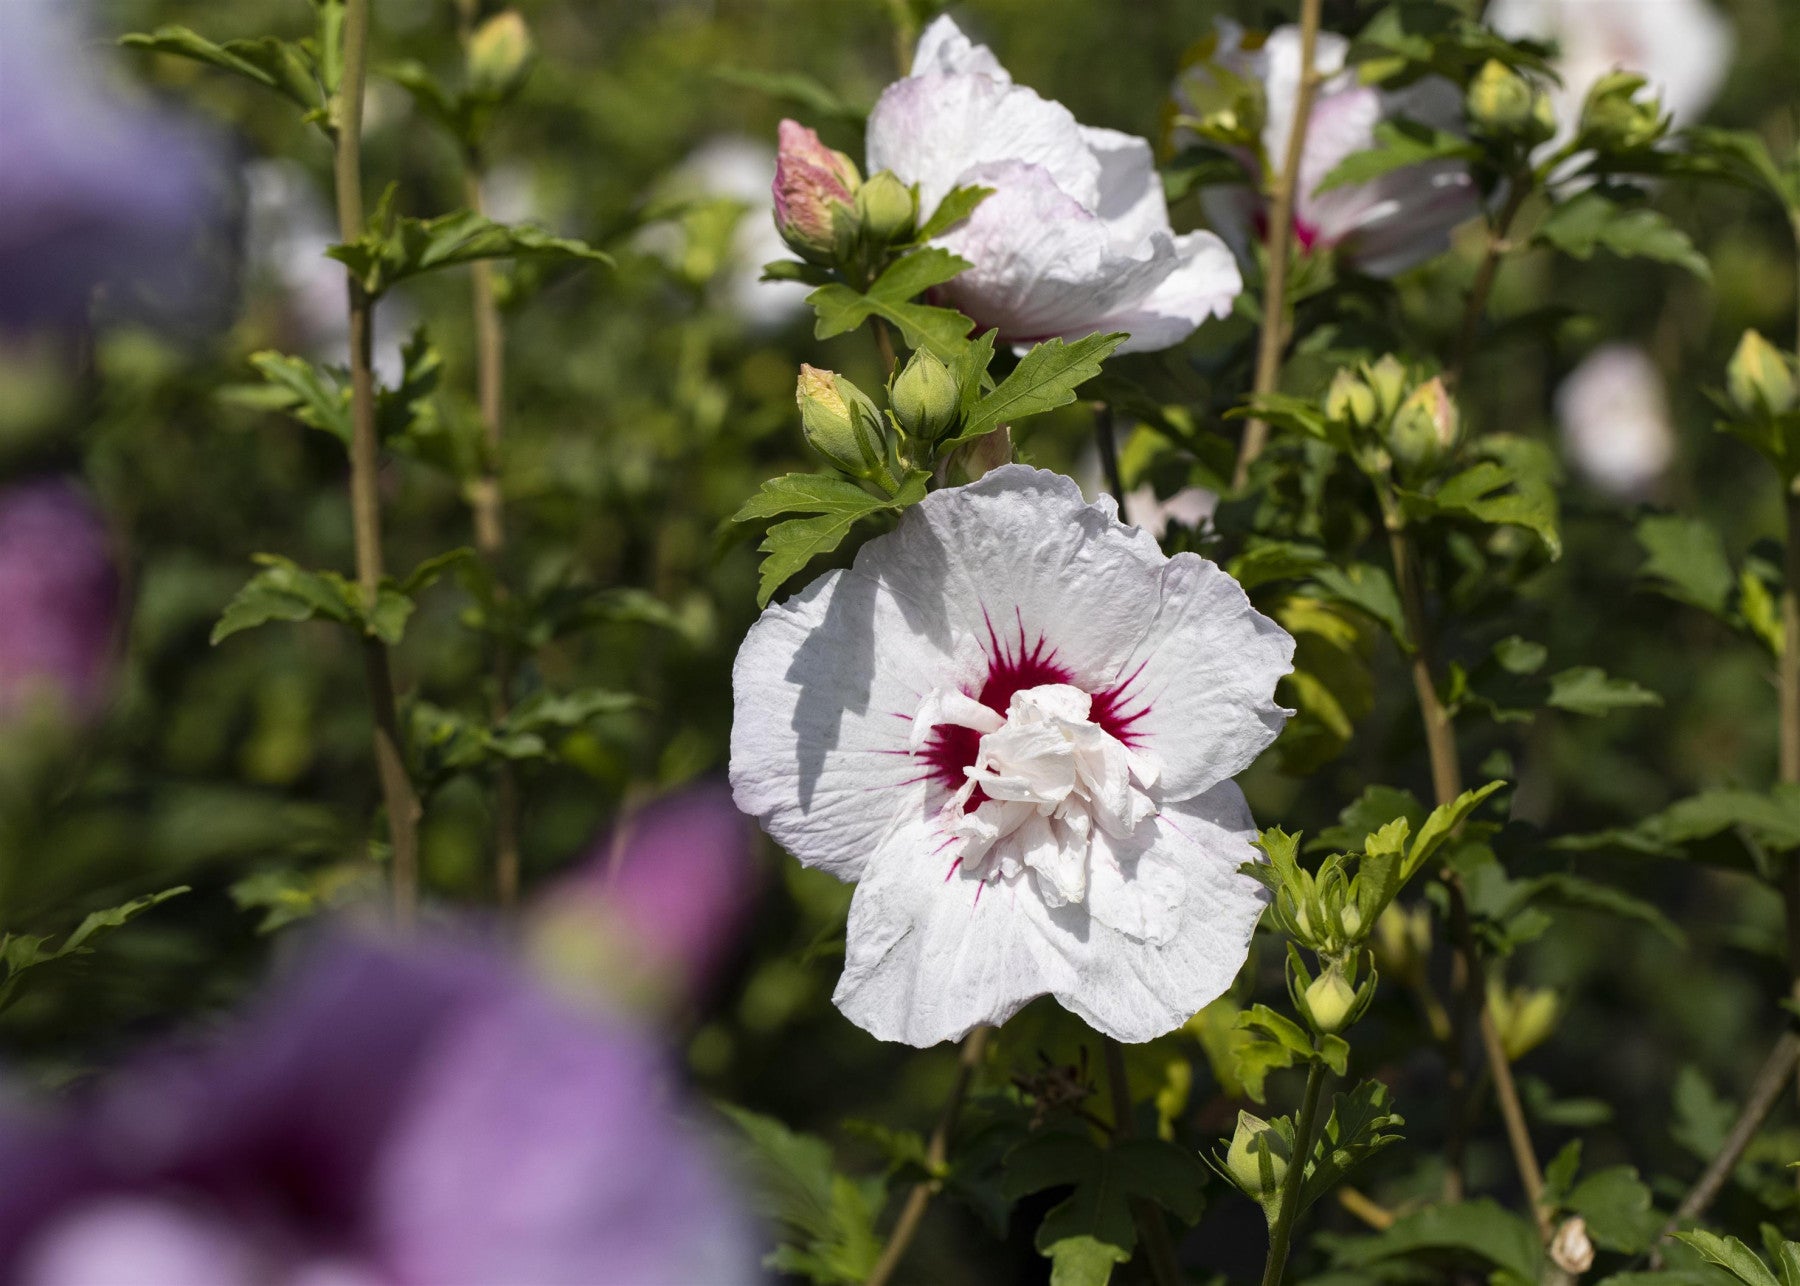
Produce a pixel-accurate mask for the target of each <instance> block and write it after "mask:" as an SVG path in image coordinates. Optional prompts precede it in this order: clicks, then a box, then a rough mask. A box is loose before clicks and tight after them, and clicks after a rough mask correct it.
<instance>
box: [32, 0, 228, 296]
mask: <svg viewBox="0 0 1800 1286" xmlns="http://www.w3.org/2000/svg"><path fill="white" fill-rule="evenodd" d="M81 8H82V6H81V5H80V4H79V3H78V0H14V2H13V3H11V4H9V5H7V7H6V34H5V37H4V39H0V121H4V122H5V127H4V129H3V130H0V332H3V331H14V332H19V331H24V330H29V329H33V328H36V327H42V326H66V325H70V324H74V323H78V322H79V321H81V319H82V318H83V317H84V316H85V312H86V309H87V305H88V302H89V299H90V297H91V295H92V293H93V290H94V288H95V287H96V286H97V285H99V284H100V283H101V282H103V281H105V282H120V283H128V284H130V285H131V286H133V287H136V288H141V289H142V290H144V291H145V292H146V294H147V295H148V297H149V298H150V299H151V300H153V301H154V302H156V303H157V304H159V305H163V306H167V307H172V308H174V309H176V310H178V311H179V312H182V313H185V311H186V310H187V309H189V308H192V307H196V306H204V305H208V304H212V303H215V302H216V301H215V300H211V299H203V298H202V297H203V296H205V295H206V294H207V287H208V286H210V285H211V284H212V282H213V280H214V279H215V278H218V277H220V276H221V275H223V274H219V273H217V272H210V273H209V272H203V271H201V264H200V260H201V258H202V256H203V254H204V253H205V252H206V251H207V250H208V249H209V247H208V245H207V243H208V241H209V238H210V239H212V240H215V241H216V239H217V238H216V237H214V236H213V234H216V233H217V232H218V230H219V229H220V227H221V220H222V216H223V214H224V213H225V211H226V207H227V206H228V204H229V202H227V201H225V200H223V199H222V198H223V197H224V195H225V193H226V192H227V191H228V189H229V180H228V179H227V178H226V177H225V174H224V171H223V170H221V169H220V167H219V159H220V156H219V150H218V149H217V148H216V147H215V146H214V142H215V140H213V139H211V138H209V137H208V136H207V135H206V134H205V133H204V132H203V131H201V130H199V129H197V128H195V127H194V126H192V125H191V124H189V123H188V122H186V121H184V120H182V119H181V118H180V117H178V116H176V115H175V114H173V113H170V112H166V111H162V110H159V109H157V108H155V107H153V106H150V105H148V104H146V103H143V102H138V101H132V100H128V99H125V98H123V97H121V96H119V95H117V94H115V93H114V92H112V90H111V89H109V88H108V87H107V86H106V84H105V79H106V71H105V68H104V67H102V66H99V65H97V63H96V60H95V59H94V58H93V57H92V56H91V55H90V54H89V53H88V52H87V51H86V50H85V49H83V47H82V41H83V32H82V31H81V30H80V21H79V14H80V10H81ZM211 248H213V249H216V246H214V247H211Z"/></svg>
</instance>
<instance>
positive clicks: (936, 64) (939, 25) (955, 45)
mask: <svg viewBox="0 0 1800 1286" xmlns="http://www.w3.org/2000/svg"><path fill="white" fill-rule="evenodd" d="M932 72H967V73H973V74H976V75H981V76H992V77H993V78H994V79H995V80H998V81H1002V82H1004V83H1006V84H1011V83H1012V77H1011V76H1010V75H1008V74H1007V71H1006V68H1004V67H1002V66H1001V65H1000V60H999V59H998V58H996V57H994V51H993V50H991V49H989V48H988V47H987V46H986V45H978V44H976V43H975V42H974V41H972V40H970V39H969V38H968V37H967V36H965V35H963V32H962V28H961V27H959V26H957V25H956V23H955V21H954V20H953V19H952V18H951V17H950V15H949V14H940V15H938V16H937V17H936V18H934V19H933V20H932V22H931V25H930V26H928V27H926V28H925V30H924V31H923V32H921V33H920V35H919V45H918V48H917V49H915V50H914V51H913V63H912V74H913V75H915V76H924V75H928V74H929V73H932Z"/></svg>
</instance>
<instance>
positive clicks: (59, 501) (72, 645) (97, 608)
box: [0, 478, 121, 719]
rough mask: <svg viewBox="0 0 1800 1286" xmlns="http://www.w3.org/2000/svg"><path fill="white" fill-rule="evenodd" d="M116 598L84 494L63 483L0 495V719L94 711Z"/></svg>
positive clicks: (109, 651) (107, 680) (106, 666)
mask: <svg viewBox="0 0 1800 1286" xmlns="http://www.w3.org/2000/svg"><path fill="white" fill-rule="evenodd" d="M120 597H121V591H120V585H119V574H118V569H117V566H116V564H115V562H114V559H113V551H112V541H111V536H110V535H109V533H108V531H107V527H106V522H105V520H104V518H102V516H101V514H100V512H99V510H98V509H96V508H95V506H94V504H93V502H92V501H91V500H90V499H89V498H88V496H87V494H86V493H85V492H84V491H82V490H81V489H80V488H79V487H77V486H76V485H75V484H74V483H72V482H70V481H68V480H66V479H63V478H43V479H39V480H35V481H31V482H24V483H19V484H17V485H15V486H12V487H8V488H6V489H4V490H0V718H5V717H9V716H16V715H19V714H21V713H23V712H26V711H28V710H32V709H35V708H36V707H38V706H40V705H42V704H46V703H49V704H53V705H54V706H55V707H56V709H57V712H58V713H60V714H63V715H68V716H72V717H75V718H78V719H87V718H91V717H93V716H94V715H96V714H98V713H99V711H100V709H101V707H102V706H103V705H104V704H105V701H106V699H107V696H108V694H109V692H110V688H111V678H112V670H113V661H114V655H115V652H116V647H115V643H116V639H115V635H116V633H117V626H118V616H119V608H120Z"/></svg>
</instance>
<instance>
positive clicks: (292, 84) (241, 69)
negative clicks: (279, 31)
mask: <svg viewBox="0 0 1800 1286" xmlns="http://www.w3.org/2000/svg"><path fill="white" fill-rule="evenodd" d="M119 43H120V44H121V45H123V46H125V47H126V48H127V49H148V50H151V51H152V52H154V53H159V54H173V55H175V56H176V57H179V58H191V59H193V60H194V61H195V62H202V63H205V64H207V65H208V66H211V67H217V68H219V69H221V70H223V71H228V72H231V73H232V74H233V75H237V76H242V77H243V78H244V79H246V80H249V81H253V82H255V83H256V84H258V85H261V86H262V87H263V88H264V89H272V90H274V91H275V92H276V93H278V94H280V95H282V96H283V97H285V98H287V99H289V100H291V101H292V102H294V103H295V104H297V105H298V106H300V107H303V108H305V109H306V110H307V111H308V112H313V111H318V110H322V109H323V107H324V105H325V91H324V90H323V89H322V88H321V86H320V83H319V68H318V66H317V64H316V63H315V62H314V60H313V57H312V54H311V52H310V51H309V50H308V49H307V48H306V46H304V45H300V44H296V43H294V42H292V41H287V40H277V39H275V38H274V37H273V36H263V37H261V38H258V39H255V40H227V41H225V42H224V43H223V44H218V43H215V42H214V41H211V40H208V39H207V38H206V37H204V36H202V35H200V34H198V33H197V32H194V31H191V30H189V29H188V28H187V27H179V26H168V27H158V28H157V29H156V30H155V31H152V32H149V33H143V32H134V33H132V34H131V35H128V36H124V37H121V38H120V40H119Z"/></svg>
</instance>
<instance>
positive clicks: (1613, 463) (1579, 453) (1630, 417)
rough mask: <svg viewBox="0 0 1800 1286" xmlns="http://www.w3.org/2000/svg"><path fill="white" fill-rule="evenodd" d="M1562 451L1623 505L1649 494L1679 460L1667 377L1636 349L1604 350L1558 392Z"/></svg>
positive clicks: (1594, 354)
mask: <svg viewBox="0 0 1800 1286" xmlns="http://www.w3.org/2000/svg"><path fill="white" fill-rule="evenodd" d="M1556 418H1557V420H1558V421H1559V422H1560V423H1561V425H1562V440H1563V449H1564V451H1565V453H1566V454H1567V456H1568V458H1569V460H1570V462H1571V463H1573V464H1574V466H1575V468H1576V470H1577V471H1578V472H1580V474H1581V475H1582V476H1583V477H1584V478H1586V479H1587V480H1588V482H1590V483H1591V484H1593V486H1594V487H1595V488H1596V489H1598V490H1600V491H1604V492H1605V493H1606V494H1608V495H1610V496H1615V497H1617V498H1619V499H1621V500H1638V499H1642V498H1643V497H1645V496H1646V495H1648V494H1649V493H1650V492H1651V491H1652V490H1653V489H1654V488H1655V486H1656V484H1657V482H1658V481H1659V480H1661V478H1662V476H1663V474H1664V473H1665V472H1667V471H1668V468H1669V465H1670V464H1671V463H1673V462H1674V459H1675V430H1674V427H1673V426H1672V425H1671V424H1670V421H1669V397H1668V393H1667V391H1666V389H1665V387H1664V385H1663V377H1662V372H1660V371H1658V370H1657V369H1656V364H1655V363H1654V362H1652V361H1651V360H1650V356H1649V354H1647V353H1645V352H1644V350H1643V349H1641V348H1638V347H1637V346H1636V345H1633V344H1618V343H1615V344H1602V345H1601V346H1600V347H1599V348H1596V349H1595V350H1594V351H1593V352H1592V353H1590V354H1589V355H1588V357H1587V359H1586V360H1585V361H1583V362H1582V363H1581V365H1579V366H1577V367H1576V368H1575V369H1574V371H1573V372H1571V373H1570V375H1569V377H1568V378H1567V379H1566V380H1564V381H1563V382H1562V385H1561V387H1559V388H1558V389H1557V390H1556Z"/></svg>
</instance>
